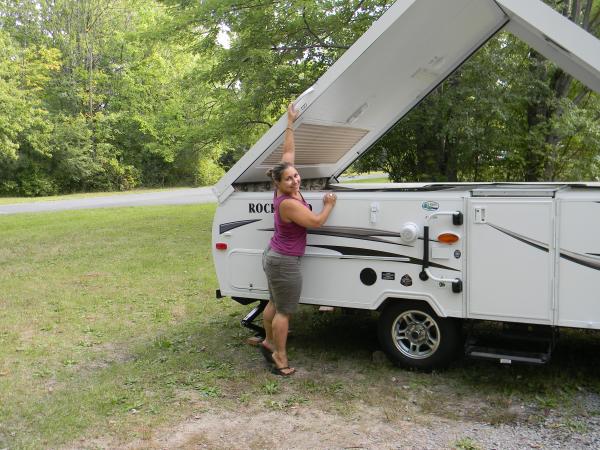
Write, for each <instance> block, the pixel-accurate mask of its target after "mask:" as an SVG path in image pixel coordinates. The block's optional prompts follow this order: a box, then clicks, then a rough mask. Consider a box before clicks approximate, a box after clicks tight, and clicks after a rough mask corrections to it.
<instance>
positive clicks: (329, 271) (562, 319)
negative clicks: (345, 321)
mask: <svg viewBox="0 0 600 450" xmlns="http://www.w3.org/2000/svg"><path fill="white" fill-rule="evenodd" d="M390 186H394V187H393V188H389V189H388V190H368V189H367V190H357V191H353V190H344V191H338V192H337V195H338V202H337V205H336V207H335V209H334V211H333V212H332V214H331V216H330V218H329V220H328V222H327V223H326V225H325V226H324V227H322V228H317V229H312V230H309V234H308V239H307V248H306V253H305V256H304V257H303V259H302V273H303V278H304V280H303V288H302V295H301V299H300V302H301V303H303V304H312V305H324V306H335V307H343V308H356V309H367V310H376V309H378V308H380V307H381V306H382V305H383V304H384V303H385V302H386V301H389V300H391V301H403V300H419V301H424V302H426V303H427V304H428V305H429V306H430V307H431V308H432V309H433V310H434V312H435V313H436V314H437V315H439V316H440V317H456V318H465V319H483V320H493V321H506V322H519V323H527V324H540V325H559V326H569V327H580V328H593V329H600V301H599V300H598V294H597V286H599V285H600V235H599V234H598V233H595V232H594V230H597V229H600V189H594V188H582V189H577V188H572V189H571V188H569V189H564V187H565V186H563V187H560V189H559V188H558V187H557V189H556V194H555V195H556V198H554V194H553V196H552V197H536V196H535V195H538V190H539V188H538V187H536V186H535V185H529V186H524V188H523V189H522V190H521V193H520V194H518V195H516V196H514V197H499V198H498V197H490V198H488V197H483V198H482V197H473V196H472V189H471V188H470V187H468V186H465V187H461V186H460V185H458V184H457V185H454V187H453V188H452V189H448V190H431V191H430V190H422V191H417V192H407V191H402V190H400V191H396V190H394V189H398V187H399V186H402V185H390ZM406 186H409V185H406ZM528 189H529V190H530V191H531V192H532V193H533V194H535V195H534V196H532V197H527V196H526V195H524V194H523V193H525V194H526V192H527V190H528ZM407 190H411V189H410V188H407ZM323 194H324V193H323V192H322V191H309V192H306V193H305V194H304V197H305V199H306V200H307V202H308V203H309V204H310V205H311V207H312V209H313V211H316V212H318V211H320V210H321V208H322V207H323V202H322V197H323ZM272 200H273V193H272V192H236V193H234V194H232V195H231V196H229V198H228V199H227V200H226V201H225V202H223V203H221V204H220V205H219V207H218V209H217V212H216V215H215V220H214V226H213V241H214V244H215V245H214V246H213V257H214V261H215V267H216V272H217V277H218V280H219V287H220V291H221V293H222V295H225V296H232V297H241V298H249V299H257V300H258V299H261V300H266V299H268V298H269V294H268V288H267V282H266V278H265V275H264V272H263V269H262V254H263V250H264V249H265V248H266V247H267V245H268V243H269V240H270V238H271V236H272V234H273V206H272ZM442 211H446V212H453V211H461V212H463V213H464V224H463V225H459V226H457V225H453V223H452V220H451V216H449V215H448V216H444V215H440V216H437V217H433V218H431V217H430V216H432V215H433V214H434V213H436V212H442ZM482 211H483V214H484V216H483V217H482ZM428 218H429V220H428ZM409 223H412V224H414V225H415V226H416V228H417V229H418V238H417V239H416V240H414V241H413V242H409V243H407V242H405V241H403V240H402V238H401V236H400V232H401V230H402V228H403V227H404V226H405V225H406V224H409ZM426 224H429V226H430V239H431V241H430V243H429V247H430V249H429V257H430V264H431V266H430V267H429V269H430V270H431V272H432V273H434V274H435V276H436V277H441V278H448V279H453V278H459V279H461V280H462V281H463V283H464V291H463V292H460V293H455V292H452V289H451V286H450V283H443V282H436V281H434V280H432V279H431V278H429V279H427V280H422V279H421V278H420V277H419V274H420V273H421V271H422V263H423V259H424V254H423V251H424V250H423V248H424V244H423V228H424V226H425V225H426ZM445 232H451V233H455V234H456V235H458V236H459V240H458V242H457V243H454V244H450V245H449V244H442V243H440V242H436V237H437V236H439V235H440V234H442V233H445ZM217 243H226V244H227V249H226V250H218V249H216V244H217ZM365 271H366V272H365ZM369 274H370V276H371V277H372V278H371V279H369Z"/></svg>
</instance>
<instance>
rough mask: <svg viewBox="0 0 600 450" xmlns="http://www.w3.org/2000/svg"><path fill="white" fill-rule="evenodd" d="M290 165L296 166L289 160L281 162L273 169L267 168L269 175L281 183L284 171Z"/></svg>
mask: <svg viewBox="0 0 600 450" xmlns="http://www.w3.org/2000/svg"><path fill="white" fill-rule="evenodd" d="M288 167H294V165H293V164H292V163H290V162H287V161H283V162H280V163H279V164H277V165H276V166H274V167H273V168H272V169H269V170H267V176H268V177H269V178H271V179H272V180H273V181H275V182H277V183H279V182H280V181H281V177H282V175H283V172H285V169H287V168H288Z"/></svg>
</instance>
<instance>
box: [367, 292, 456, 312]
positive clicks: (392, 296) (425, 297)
mask: <svg viewBox="0 0 600 450" xmlns="http://www.w3.org/2000/svg"><path fill="white" fill-rule="evenodd" d="M403 300H417V301H422V302H425V303H427V304H428V305H429V307H430V308H431V309H432V310H433V312H434V313H436V314H437V316H438V317H448V315H447V314H446V313H445V311H444V310H443V309H442V307H441V305H440V304H439V302H438V301H437V300H436V298H435V297H433V296H432V295H431V294H429V293H427V292H396V291H386V292H383V293H382V294H381V295H380V296H379V298H378V299H377V301H376V303H375V307H374V308H373V309H377V310H381V309H383V308H384V307H385V306H386V305H387V304H388V303H390V302H401V301H403Z"/></svg>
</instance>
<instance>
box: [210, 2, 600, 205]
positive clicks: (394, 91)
mask: <svg viewBox="0 0 600 450" xmlns="http://www.w3.org/2000/svg"><path fill="white" fill-rule="evenodd" d="M509 22H510V23H509ZM507 23H508V24H509V25H508V29H509V30H510V31H512V32H513V33H514V34H516V35H517V36H518V37H520V38H522V39H523V40H525V41H526V42H527V43H529V44H530V45H531V46H532V47H534V48H535V49H536V50H538V51H539V52H540V53H542V54H544V55H545V56H546V57H548V58H551V59H553V60H554V61H556V62H557V63H558V64H559V65H561V67H563V68H564V69H565V70H566V71H568V72H569V73H571V74H572V75H574V76H575V77H577V78H578V79H580V80H581V81H582V82H583V83H585V84H587V85H588V86H589V87H590V88H592V89H594V90H597V91H598V90H600V41H598V40H597V39H596V38H595V37H593V36H591V35H589V34H588V33H586V32H585V31H584V30H582V29H581V28H579V27H577V25H575V24H573V23H571V22H570V21H569V20H568V19H566V18H565V17H563V16H561V15H560V14H558V13H557V12H555V11H553V10H552V9H551V8H550V7H548V6H546V5H544V4H543V3H542V2H541V1H539V0H528V1H526V2H523V1H522V0H497V1H493V0H444V1H439V0H398V1H397V2H396V3H394V5H392V6H391V7H390V8H389V9H388V11H387V12H386V13H385V14H384V15H382V16H381V17H380V18H379V20H377V21H376V22H375V23H374V24H373V25H372V26H371V28H369V30H367V32H366V33H365V34H364V35H363V36H361V37H360V38H359V39H358V40H357V41H356V42H355V43H354V45H352V47H350V49H348V50H347V51H346V52H345V53H344V55H342V57H341V58H340V59H339V60H338V61H336V63H335V64H334V65H333V66H332V67H330V68H329V70H328V71H327V72H326V73H325V74H324V75H323V76H322V77H321V78H320V79H319V80H318V81H317V83H315V85H314V86H312V88H310V89H309V90H308V91H307V92H305V93H304V94H302V95H301V96H300V97H299V98H298V99H297V100H296V102H295V103H296V106H297V108H298V109H300V111H301V114H300V116H299V118H298V120H297V121H296V124H295V127H296V129H297V136H296V140H297V144H298V145H297V148H296V163H297V164H296V167H297V168H298V170H299V171H300V173H301V175H302V176H303V177H304V178H329V177H332V176H337V175H339V174H340V173H341V172H343V171H344V170H345V168H346V167H347V166H348V165H350V164H351V163H352V162H353V161H354V160H355V159H357V158H358V157H359V156H360V155H361V154H362V153H363V152H365V151H366V150H367V149H368V148H369V147H370V146H371V145H372V144H373V143H375V142H376V141H377V139H379V138H380V137H381V136H382V135H383V134H384V133H385V132H386V131H388V130H389V129H390V128H391V127H392V126H393V125H394V124H395V123H396V122H397V121H398V120H400V119H401V118H402V117H403V116H404V115H406V114H407V113H408V112H409V111H410V110H411V109H412V108H413V107H414V106H415V105H416V104H418V103H419V102H420V101H421V100H422V99H423V98H425V97H426V96H427V94H429V92H431V91H432V90H433V89H435V87H436V86H437V85H438V84H440V83H441V82H442V81H443V80H444V79H445V78H446V77H448V76H449V75H450V74H451V73H452V72H453V71H454V70H456V68H457V67H458V66H460V65H461V64H462V63H463V62H464V61H465V60H466V59H468V58H469V57H470V56H471V55H472V54H473V53H474V52H475V51H476V50H477V49H478V48H479V47H480V46H481V45H483V44H484V43H485V42H487V40H489V39H490V38H491V37H492V36H493V35H494V34H495V33H496V32H497V31H498V30H500V29H501V28H502V27H503V26H504V25H506V24H507ZM286 125H287V119H286V116H285V115H284V116H282V117H281V118H280V119H279V121H278V122H277V123H276V124H275V125H273V127H271V129H270V130H269V131H267V132H266V133H265V134H264V135H263V136H262V137H261V139H259V141H258V142H257V143H256V144H255V145H254V146H253V147H252V148H251V149H250V150H249V151H248V152H247V153H246V154H245V155H244V156H243V157H242V158H241V159H240V160H239V161H238V162H237V163H236V164H235V165H234V166H233V167H232V168H231V170H230V171H229V172H227V174H225V176H223V178H222V179H221V180H220V181H219V182H218V183H217V185H216V186H215V192H216V194H217V197H218V198H219V200H220V201H223V200H224V199H225V198H227V196H228V195H229V194H230V193H231V192H232V190H233V189H232V185H233V183H245V182H256V181H267V177H266V175H265V168H266V167H270V166H271V165H273V164H274V163H276V162H278V161H279V155H280V154H281V150H282V144H283V136H284V133H285V128H286Z"/></svg>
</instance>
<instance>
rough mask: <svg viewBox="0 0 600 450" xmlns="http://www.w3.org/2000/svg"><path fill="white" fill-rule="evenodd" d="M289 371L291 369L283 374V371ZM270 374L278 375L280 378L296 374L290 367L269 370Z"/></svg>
mask: <svg viewBox="0 0 600 450" xmlns="http://www.w3.org/2000/svg"><path fill="white" fill-rule="evenodd" d="M290 369H291V372H284V370H290ZM271 373H272V374H275V375H279V376H281V377H289V376H292V375H294V374H295V373H296V369H294V368H293V367H290V366H285V367H273V368H272V369H271Z"/></svg>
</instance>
